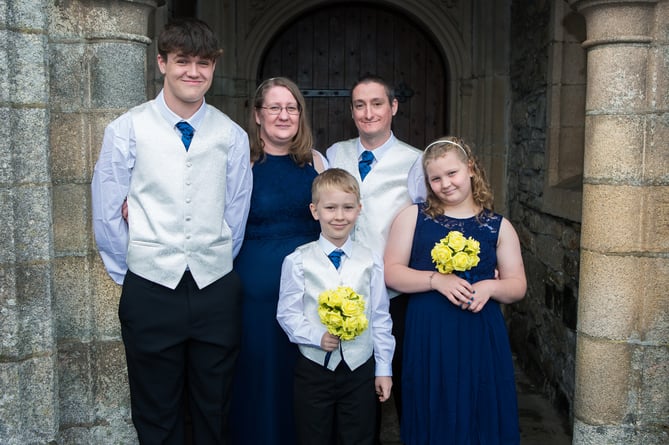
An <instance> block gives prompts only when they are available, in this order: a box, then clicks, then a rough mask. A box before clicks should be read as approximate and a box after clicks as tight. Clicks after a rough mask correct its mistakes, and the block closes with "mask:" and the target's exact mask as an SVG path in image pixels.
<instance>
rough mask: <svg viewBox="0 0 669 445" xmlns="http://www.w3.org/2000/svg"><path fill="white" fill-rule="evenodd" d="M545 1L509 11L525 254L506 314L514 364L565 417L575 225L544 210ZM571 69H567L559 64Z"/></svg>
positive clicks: (517, 206) (515, 167)
mask: <svg viewBox="0 0 669 445" xmlns="http://www.w3.org/2000/svg"><path fill="white" fill-rule="evenodd" d="M551 13H552V5H551V2H550V1H534V0H520V1H514V2H512V8H511V27H510V30H511V45H510V46H511V56H510V58H511V61H510V71H511V89H512V97H513V99H512V105H511V124H510V125H511V130H510V146H511V149H510V153H509V170H508V171H509V178H508V193H509V207H510V219H511V221H512V222H513V223H514V226H515V227H516V230H517V231H518V235H519V237H520V240H521V244H522V246H523V260H524V262H525V269H526V273H527V280H528V290H527V294H526V296H525V299H524V300H522V301H521V302H519V303H516V304H513V305H510V306H508V307H506V316H507V320H508V324H509V332H510V335H511V341H512V347H513V349H514V351H515V352H516V355H517V359H518V363H519V364H520V366H521V367H522V368H523V369H524V370H525V371H526V372H527V373H528V375H530V377H531V378H532V379H533V380H534V381H535V382H537V383H538V384H539V385H540V387H541V388H542V389H543V391H544V392H545V393H546V394H547V395H548V396H549V398H550V399H551V400H552V401H553V402H554V404H555V406H556V407H558V408H559V410H560V411H561V412H562V413H563V414H564V415H565V416H567V417H569V416H570V415H571V413H572V410H573V397H574V366H575V361H574V360H575V359H574V356H575V349H576V316H577V305H578V274H579V241H580V231H581V225H580V222H579V221H572V220H569V219H566V218H564V217H559V216H554V215H552V214H550V213H547V212H546V211H545V210H544V207H545V202H544V200H545V199H547V198H546V197H545V196H544V193H543V192H544V188H545V183H546V181H547V175H548V171H547V162H546V157H547V145H548V117H547V110H548V107H549V104H548V101H549V97H548V86H549V82H550V80H549V76H550V71H549V45H550V43H551V39H552V38H553V36H552V34H551V26H550V25H551ZM565 63H569V61H565Z"/></svg>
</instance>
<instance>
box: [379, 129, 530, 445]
mask: <svg viewBox="0 0 669 445" xmlns="http://www.w3.org/2000/svg"><path fill="white" fill-rule="evenodd" d="M423 170H424V173H425V181H426V183H427V192H428V194H427V200H426V202H423V203H418V204H416V205H413V206H411V207H408V208H406V209H405V210H403V211H402V212H401V213H400V214H399V215H398V216H397V218H396V219H395V221H394V222H393V225H392V228H391V231H390V236H389V239H388V244H387V247H386V251H385V257H384V262H385V280H386V284H387V285H388V286H389V287H391V288H393V289H396V290H398V291H400V292H405V293H408V294H410V297H409V306H408V308H407V318H406V333H405V339H404V359H403V369H404V373H403V377H402V413H403V414H402V420H401V435H402V441H403V442H404V443H405V444H406V445H426V444H440V445H444V444H453V445H502V444H503V445H511V444H514V445H517V444H518V443H519V442H520V437H519V436H520V435H519V426H518V407H517V401H516V391H515V380H514V370H513V362H512V356H511V349H510V346H509V340H508V335H507V331H506V326H505V323H504V318H503V316H502V311H501V309H500V304H508V303H513V302H516V301H518V300H520V299H522V298H523V296H524V295H525V290H526V280H525V271H524V267H523V260H522V257H521V251H520V242H519V240H518V235H517V234H516V231H515V230H514V228H513V226H512V225H511V223H510V222H509V221H508V220H507V219H506V218H504V217H502V216H501V215H499V214H497V213H494V212H493V197H492V192H491V190H490V187H489V185H488V183H487V181H486V177H485V173H484V171H483V170H482V169H481V167H480V165H479V163H478V161H477V160H476V158H475V157H474V156H473V155H472V152H471V149H470V148H469V146H467V144H465V142H464V141H463V140H462V139H459V138H455V137H445V138H442V139H439V140H437V141H435V142H433V143H432V144H430V145H428V146H427V148H426V149H425V152H424V154H423ZM453 231H455V232H460V233H461V234H462V235H463V238H464V239H468V238H470V237H471V239H472V240H474V241H472V242H473V243H474V244H477V243H476V242H478V244H477V245H478V246H479V247H480V250H479V251H478V260H477V261H478V263H476V261H472V264H470V266H471V268H470V269H468V270H457V269H456V270H454V271H452V272H451V273H441V272H439V271H438V270H437V269H436V267H435V263H434V262H433V259H432V254H431V253H432V250H433V248H434V247H435V244H436V243H438V242H439V241H440V240H441V239H442V238H444V237H446V236H447V235H448V234H449V233H451V232H453ZM468 267H469V266H468ZM462 268H463V267H460V269H462ZM442 271H444V270H443V269H442ZM496 271H497V272H498V276H497V277H496V276H495V274H496Z"/></svg>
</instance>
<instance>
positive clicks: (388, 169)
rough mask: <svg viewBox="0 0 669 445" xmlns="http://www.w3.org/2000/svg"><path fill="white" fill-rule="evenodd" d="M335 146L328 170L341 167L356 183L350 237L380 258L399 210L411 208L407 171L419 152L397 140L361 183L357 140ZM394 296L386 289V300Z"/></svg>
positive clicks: (392, 292) (418, 155)
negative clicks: (357, 206)
mask: <svg viewBox="0 0 669 445" xmlns="http://www.w3.org/2000/svg"><path fill="white" fill-rule="evenodd" d="M337 146H338V148H337V155H336V157H335V160H334V163H333V164H331V167H339V168H343V169H344V170H346V171H348V172H349V173H351V174H352V175H353V176H355V177H356V178H357V179H358V182H359V183H360V194H361V201H362V212H361V213H360V216H359V217H358V221H357V222H356V224H355V229H354V230H353V232H352V233H351V238H353V239H354V240H356V241H358V242H360V243H362V244H363V245H365V246H367V247H369V248H370V249H372V251H374V252H377V254H378V255H379V256H381V257H383V253H384V250H385V247H386V241H387V240H388V233H389V232H390V226H391V225H392V223H393V220H394V219H395V217H396V216H397V214H398V213H399V212H400V211H401V210H403V209H404V208H406V207H409V206H410V205H411V196H409V186H408V184H407V182H408V176H409V170H410V169H411V167H412V166H413V164H414V162H416V159H418V158H419V157H420V156H421V151H420V150H418V149H416V148H414V147H412V146H410V145H408V144H405V143H404V142H401V141H399V140H398V141H397V142H396V143H395V145H393V146H392V147H391V148H390V149H389V150H388V151H387V152H386V153H385V155H384V156H383V158H381V160H378V162H377V163H376V164H375V165H374V166H373V167H372V170H371V171H370V172H369V173H368V174H367V176H366V177H365V180H364V181H363V180H362V179H361V177H360V171H359V170H358V139H350V140H348V141H343V142H339V143H337ZM372 153H373V151H372ZM397 295H398V292H395V291H394V290H392V289H388V296H389V297H390V298H392V297H394V296H397Z"/></svg>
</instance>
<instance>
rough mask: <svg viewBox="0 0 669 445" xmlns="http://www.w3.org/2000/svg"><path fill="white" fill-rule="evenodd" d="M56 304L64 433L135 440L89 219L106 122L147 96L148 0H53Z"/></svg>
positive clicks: (64, 439) (76, 439)
mask: <svg viewBox="0 0 669 445" xmlns="http://www.w3.org/2000/svg"><path fill="white" fill-rule="evenodd" d="M49 3H51V4H52V6H51V8H52V9H51V11H50V13H51V20H50V24H49V38H50V45H49V59H50V67H49V68H50V72H49V76H50V82H51V84H50V91H49V93H50V100H51V103H50V111H51V116H50V138H51V171H50V173H51V176H52V180H53V210H52V211H53V233H54V236H53V238H54V242H53V254H54V257H55V258H54V261H53V280H52V283H53V311H54V317H55V323H54V324H55V336H56V339H57V347H58V358H57V372H58V383H59V398H58V399H59V409H60V416H59V427H60V432H59V438H58V441H59V443H81V444H84V443H91V444H92V443H95V444H106V443H109V444H110V443H122V444H132V443H136V440H137V439H136V435H135V431H134V429H133V427H132V423H131V422H130V400H129V392H128V385H127V375H126V368H125V356H124V351H123V345H122V342H121V339H120V326H119V323H118V316H117V310H118V298H119V295H120V287H119V286H117V285H116V284H114V283H113V282H112V280H111V279H110V278H109V277H108V275H107V274H106V272H105V270H104V267H103V266H102V262H101V260H100V257H99V255H98V253H97V250H96V246H95V241H94V239H93V235H92V229H91V210H90V203H91V199H90V182H91V175H92V171H93V166H94V165H95V162H96V161H97V158H98V154H99V151H100V146H101V142H102V136H103V132H104V128H105V127H106V125H107V124H108V123H109V122H110V121H111V120H112V119H114V118H115V117H117V116H118V115H120V114H122V113H123V112H125V111H126V110H128V109H129V108H130V107H132V106H134V105H137V104H139V103H142V102H144V101H145V100H146V99H147V94H146V86H147V75H146V66H147V60H146V55H147V47H148V45H149V44H150V39H149V38H148V37H147V36H153V35H154V34H155V33H154V30H153V29H149V28H150V19H151V17H152V13H153V11H154V10H155V8H156V2H155V1H151V0H93V1H91V0H72V1H66V2H63V1H60V2H49Z"/></svg>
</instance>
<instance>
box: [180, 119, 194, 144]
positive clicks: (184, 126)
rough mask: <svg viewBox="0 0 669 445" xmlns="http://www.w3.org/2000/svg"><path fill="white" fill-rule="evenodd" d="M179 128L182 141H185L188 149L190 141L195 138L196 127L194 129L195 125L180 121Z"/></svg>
mask: <svg viewBox="0 0 669 445" xmlns="http://www.w3.org/2000/svg"><path fill="white" fill-rule="evenodd" d="M177 128H178V129H179V131H180V132H181V141H182V142H183V143H184V147H186V151H188V147H190V141H191V140H192V139H193V133H195V129H193V127H191V125H190V124H189V123H188V122H186V121H181V122H178V123H177Z"/></svg>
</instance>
